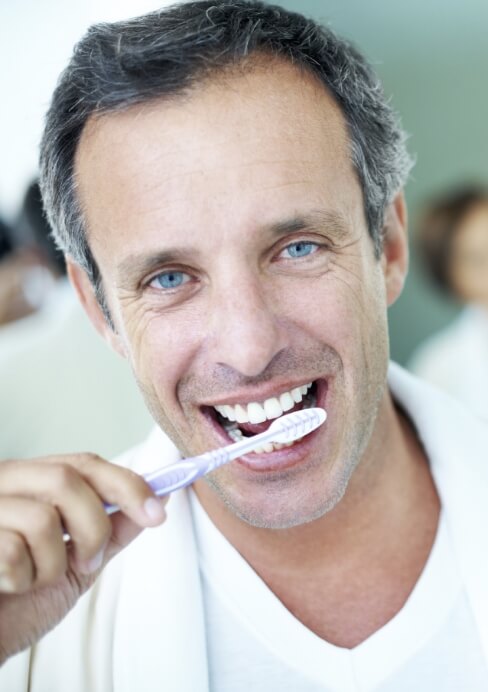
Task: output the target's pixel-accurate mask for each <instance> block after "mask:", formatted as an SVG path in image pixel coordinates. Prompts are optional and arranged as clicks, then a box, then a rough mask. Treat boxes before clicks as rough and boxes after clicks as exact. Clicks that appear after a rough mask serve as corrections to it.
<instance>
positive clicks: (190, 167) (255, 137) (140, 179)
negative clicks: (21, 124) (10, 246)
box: [75, 60, 360, 243]
mask: <svg viewBox="0 0 488 692" xmlns="http://www.w3.org/2000/svg"><path fill="white" fill-rule="evenodd" d="M75 163H76V165H75V170H76V175H77V182H78V190H79V196H80V201H81V203H82V207H83V209H84V213H85V217H86V220H87V226H88V233H89V239H90V243H91V241H92V240H94V241H95V242H97V240H98V241H99V240H101V238H100V235H99V234H100V229H101V228H103V232H104V234H106V233H107V230H108V229H110V228H112V230H114V229H115V228H117V229H118V231H119V233H120V232H121V229H123V228H124V227H131V228H132V229H133V228H134V227H135V226H136V225H137V226H138V227H140V226H141V224H142V225H143V226H144V227H145V228H146V229H147V228H148V227H154V226H155V225H157V224H159V225H160V220H161V218H163V217H164V224H165V228H166V229H170V230H171V229H172V230H173V231H174V232H180V231H181V228H182V227H185V226H187V225H189V224H190V225H192V226H193V227H195V224H206V223H208V224H214V223H216V220H217V219H218V223H221V224H222V228H226V227H228V225H229V223H232V225H233V226H234V227H235V226H236V225H237V224H238V223H239V220H241V219H242V222H243V223H246V224H248V225H249V224H251V225H252V224H253V223H254V222H258V220H262V221H263V222H264V223H273V222H279V219H277V218H266V217H267V216H269V215H275V214H276V210H277V208H278V207H279V208H281V209H283V213H284V214H285V213H286V214H285V215H288V216H289V215H290V214H293V213H297V212H301V211H302V210H301V209H295V207H297V206H300V204H302V201H303V202H304V203H306V204H308V205H309V206H312V207H315V208H322V207H323V202H324V199H322V197H324V196H325V197H326V198H327V199H328V203H330V204H335V205H340V204H342V206H343V207H344V206H347V205H351V188H354V189H353V192H354V194H353V196H354V197H355V201H357V195H358V190H359V186H358V184H357V180H356V177H355V174H354V170H353V167H352V164H351V160H350V156H349V139H348V133H347V128H346V124H345V121H344V117H343V115H342V113H341V111H340V109H339V107H338V106H337V104H336V103H335V101H334V99H333V98H332V96H331V95H330V94H329V93H328V91H327V90H326V88H325V87H324V86H323V85H322V84H320V83H319V82H318V80H317V79H316V78H315V77H313V76H312V75H310V74H308V73H306V72H303V71H301V70H299V69H298V68H295V67H294V66H293V65H291V64H288V63H286V62H282V61H276V60H275V61H273V62H272V63H271V64H268V65H266V66H262V65H259V64H257V65H254V66H253V69H251V70H249V71H243V70H242V69H240V70H239V71H238V72H236V73H232V72H227V73H225V74H223V75H221V77H220V78H219V79H218V80H214V81H209V82H206V83H204V84H203V85H202V86H200V87H198V88H196V89H194V90H193V91H192V92H191V93H189V94H185V95H183V96H178V97H175V98H171V99H164V100H159V101H153V102H151V103H146V104H143V105H137V106H132V107H131V108H128V109H127V110H125V111H121V112H117V113H107V114H104V115H102V116H98V117H96V118H95V117H94V118H92V119H91V120H90V121H89V122H88V123H87V125H86V127H85V129H84V132H83V134H82V137H81V140H80V144H79V146H78V151H77V156H76V162H75ZM359 194H360V192H359ZM319 198H320V199H319ZM326 201H327V200H326ZM285 207H288V209H285ZM127 241H128V242H134V235H133V234H131V235H130V237H129V236H128V238H127ZM139 241H140V242H142V241H141V236H139ZM139 241H138V242H139Z"/></svg>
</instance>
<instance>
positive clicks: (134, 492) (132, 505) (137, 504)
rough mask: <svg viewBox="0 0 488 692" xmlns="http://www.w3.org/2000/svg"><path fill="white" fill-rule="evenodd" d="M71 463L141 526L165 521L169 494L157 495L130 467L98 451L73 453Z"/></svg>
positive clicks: (102, 494) (108, 500)
mask: <svg viewBox="0 0 488 692" xmlns="http://www.w3.org/2000/svg"><path fill="white" fill-rule="evenodd" d="M69 463H70V464H73V466H74V467H75V468H76V469H77V470H78V471H79V473H80V474H81V475H82V476H83V477H84V478H85V479H86V480H87V482H88V483H89V484H90V485H91V487H92V488H93V489H94V490H95V491H96V492H97V493H98V494H99V495H100V496H101V497H102V498H103V500H104V501H105V502H107V503H108V504H112V505H117V506H118V507H120V511H121V512H123V513H124V514H125V515H126V516H127V517H129V518H130V519H132V521H133V522H135V523H136V524H137V525H138V526H140V527H141V528H146V527H149V526H157V525H158V524H161V523H162V522H163V521H164V520H165V518H166V512H165V509H164V508H165V505H166V503H167V502H168V497H164V498H160V497H157V496H156V495H155V494H154V492H153V490H152V489H151V488H150V486H149V485H148V484H147V483H146V481H145V480H144V478H142V476H140V475H138V474H137V473H135V472H134V471H132V470H131V469H127V468H125V467H123V466H119V465H117V464H113V463H111V462H108V461H106V460H105V459H102V458H101V457H99V456H97V455H96V454H82V455H81V454H80V455H73V456H72V457H70V458H69Z"/></svg>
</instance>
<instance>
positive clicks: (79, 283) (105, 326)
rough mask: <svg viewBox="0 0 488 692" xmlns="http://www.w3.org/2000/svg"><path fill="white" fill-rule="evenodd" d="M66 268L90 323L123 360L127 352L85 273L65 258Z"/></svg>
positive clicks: (77, 265)
mask: <svg viewBox="0 0 488 692" xmlns="http://www.w3.org/2000/svg"><path fill="white" fill-rule="evenodd" d="M66 268H67V271H68V277H69V280H70V281H71V284H72V286H73V288H74V289H75V291H76V294H77V296H78V298H79V300H80V303H81V304H82V306H83V308H84V310H85V312H86V314H87V315H88V318H89V320H90V322H91V323H92V324H93V326H94V327H95V329H96V330H97V332H98V333H99V334H100V335H101V337H102V338H103V339H104V340H105V341H106V342H107V343H108V344H109V346H111V348H113V350H114V351H115V352H116V353H118V354H119V355H121V356H122V357H123V358H126V357H127V352H126V349H125V346H124V344H123V341H122V339H121V338H120V336H119V335H118V334H117V332H116V331H115V330H114V329H113V328H112V326H111V325H110V324H109V323H108V321H107V318H106V316H105V315H104V313H103V310H102V308H101V307H100V304H99V302H98V300H97V297H96V295H95V289H94V288H93V285H92V283H91V281H90V279H89V278H88V275H87V273H86V272H85V270H84V269H82V268H81V267H80V265H79V264H76V263H75V262H73V261H72V260H71V259H70V258H69V257H66Z"/></svg>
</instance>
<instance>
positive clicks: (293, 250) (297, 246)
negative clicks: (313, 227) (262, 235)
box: [285, 241, 318, 257]
mask: <svg viewBox="0 0 488 692" xmlns="http://www.w3.org/2000/svg"><path fill="white" fill-rule="evenodd" d="M317 248H318V245H317V243H309V242H305V241H299V242H297V243H292V244H291V245H288V246H287V247H286V248H285V251H286V252H288V254H289V255H290V256H291V257H306V256H307V255H311V254H312V253H314V252H315V251H316V250H317Z"/></svg>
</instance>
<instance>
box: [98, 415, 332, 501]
mask: <svg viewBox="0 0 488 692" xmlns="http://www.w3.org/2000/svg"><path fill="white" fill-rule="evenodd" d="M326 418H327V413H326V412H325V411H324V409H322V408H308V409H304V410H302V411H295V412H293V413H288V414H286V415H285V416H281V417H280V418H277V419H276V420H275V421H273V422H272V423H271V425H270V426H269V428H268V429H267V430H265V431H264V432H262V433H259V434H258V435H254V436H253V437H244V438H243V439H242V440H239V442H234V443H233V444H230V445H227V446H226V447H220V448H219V449H214V450H212V451H211V452H205V454H200V455H199V456H196V457H190V458H188V459H182V460H181V461H178V462H177V463H176V464H171V465H170V466H165V467H163V468H161V469H157V470H156V471H152V472H151V473H148V474H146V475H145V476H144V479H145V480H146V481H147V483H148V484H149V485H150V486H151V488H152V489H153V491H154V492H155V494H156V495H167V494H168V493H171V492H173V490H178V489H179V488H184V487H186V486H187V485H190V483H193V482H194V481H195V480H196V479H197V478H200V477H201V476H204V475H205V474H206V473H209V472H210V471H213V470H214V469H216V468H218V467H219V466H222V464H227V462H229V461H232V460H233V459H237V457H240V456H242V455H243V454H247V453H248V452H252V451H253V450H254V449H256V447H260V446H261V445H262V444H263V443H264V442H279V443H281V444H286V443H287V442H293V441H294V440H298V439H299V438H301V437H304V436H305V435H308V434H309V433H311V432H312V431H313V430H315V429H316V428H318V427H319V426H320V425H322V423H323V422H324V421H325V419H326ZM119 509H120V507H118V506H117V505H108V504H106V505H105V511H106V512H107V514H113V512H118V511H119Z"/></svg>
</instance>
